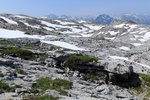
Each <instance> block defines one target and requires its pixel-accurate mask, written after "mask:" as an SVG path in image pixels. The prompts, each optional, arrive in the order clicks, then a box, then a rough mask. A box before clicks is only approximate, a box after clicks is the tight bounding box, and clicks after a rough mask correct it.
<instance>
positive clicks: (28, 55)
mask: <svg viewBox="0 0 150 100" xmlns="http://www.w3.org/2000/svg"><path fill="white" fill-rule="evenodd" d="M0 53H1V55H9V56H14V57H20V58H22V59H25V60H36V59H37V58H40V59H45V58H47V57H48V55H47V54H45V53H41V54H36V53H33V52H32V51H30V50H27V49H22V48H18V47H8V48H7V49H4V50H1V51H0Z"/></svg>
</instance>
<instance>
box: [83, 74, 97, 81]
mask: <svg viewBox="0 0 150 100" xmlns="http://www.w3.org/2000/svg"><path fill="white" fill-rule="evenodd" d="M83 77H84V79H85V80H88V81H90V82H95V81H99V80H100V77H99V76H97V75H95V74H94V73H86V74H83Z"/></svg>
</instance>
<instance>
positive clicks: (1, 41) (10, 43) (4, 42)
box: [0, 40, 14, 46]
mask: <svg viewBox="0 0 150 100" xmlns="http://www.w3.org/2000/svg"><path fill="white" fill-rule="evenodd" d="M0 45H5V46H6V45H8V46H12V45H14V44H13V43H12V42H10V41H7V40H0Z"/></svg>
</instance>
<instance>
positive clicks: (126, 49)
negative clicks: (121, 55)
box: [119, 46, 130, 51]
mask: <svg viewBox="0 0 150 100" xmlns="http://www.w3.org/2000/svg"><path fill="white" fill-rule="evenodd" d="M119 49H121V50H125V51H130V48H129V47H125V46H122V47H119Z"/></svg>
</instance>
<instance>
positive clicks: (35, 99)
mask: <svg viewBox="0 0 150 100" xmlns="http://www.w3.org/2000/svg"><path fill="white" fill-rule="evenodd" d="M58 99H59V97H53V96H51V95H43V96H37V95H32V96H26V97H23V100H58Z"/></svg>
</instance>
